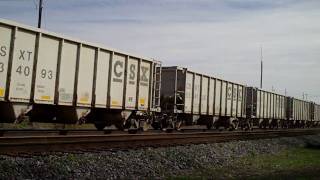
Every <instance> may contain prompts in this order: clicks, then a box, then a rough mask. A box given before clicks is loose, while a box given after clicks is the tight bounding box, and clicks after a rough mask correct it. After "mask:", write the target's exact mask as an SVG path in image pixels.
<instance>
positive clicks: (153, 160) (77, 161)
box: [0, 135, 320, 179]
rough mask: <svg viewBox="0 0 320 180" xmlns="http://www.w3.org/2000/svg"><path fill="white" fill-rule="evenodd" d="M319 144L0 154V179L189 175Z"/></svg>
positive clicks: (319, 140)
mask: <svg viewBox="0 0 320 180" xmlns="http://www.w3.org/2000/svg"><path fill="white" fill-rule="evenodd" d="M308 144H312V145H316V146H319V145H320V135H309V136H299V137H284V138H277V139H261V140H250V141H234V142H227V143H216V144H199V145H188V146H177V147H161V148H145V149H138V150H128V151H103V152H88V153H55V154H43V155H41V156H40V155H37V156H33V157H11V156H5V155H0V179H119V178H120V179H137V178H143V177H147V178H154V177H156V178H165V177H171V176H179V175H183V176H188V174H189V173H191V172H193V171H195V170H197V169H204V168H206V167H218V168H221V167H224V166H228V165H230V164H231V163H233V162H234V161H235V160H236V159H237V158H240V157H245V156H248V155H252V154H276V153H279V152H280V151H283V150H286V149H290V148H295V147H303V146H306V145H308Z"/></svg>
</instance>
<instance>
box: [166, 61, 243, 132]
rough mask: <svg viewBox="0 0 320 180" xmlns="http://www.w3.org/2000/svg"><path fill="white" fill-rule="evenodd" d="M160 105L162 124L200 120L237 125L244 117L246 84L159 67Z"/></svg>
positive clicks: (228, 125)
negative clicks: (164, 116) (160, 74)
mask: <svg viewBox="0 0 320 180" xmlns="http://www.w3.org/2000/svg"><path fill="white" fill-rule="evenodd" d="M161 77H162V78H161V79H162V88H161V109H162V112H163V113H164V114H166V120H165V122H166V123H164V124H166V125H170V124H172V125H171V127H175V128H179V127H181V124H187V125H191V124H199V125H206V126H207V127H208V128H211V127H212V126H213V125H214V126H215V127H216V128H218V127H219V126H224V127H226V128H233V129H234V128H237V126H238V124H239V121H240V120H242V119H245V117H246V116H245V108H244V107H245V98H244V97H245V96H244V95H245V86H244V85H240V84H237V83H233V82H229V81H225V80H222V79H217V78H214V77H210V76H206V75H203V74H199V73H195V72H192V71H189V70H188V69H186V68H180V67H176V66H174V67H163V68H162V76H161Z"/></svg>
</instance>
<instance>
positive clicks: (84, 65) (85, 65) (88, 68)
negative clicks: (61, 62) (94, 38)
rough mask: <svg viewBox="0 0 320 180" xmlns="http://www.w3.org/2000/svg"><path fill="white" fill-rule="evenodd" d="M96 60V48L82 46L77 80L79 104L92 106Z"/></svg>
mask: <svg viewBox="0 0 320 180" xmlns="http://www.w3.org/2000/svg"><path fill="white" fill-rule="evenodd" d="M94 62H95V49H93V48H89V47H86V46H82V47H81V51H80V60H79V72H78V80H77V81H78V87H77V106H86V107H89V106H91V103H92V86H93V70H94Z"/></svg>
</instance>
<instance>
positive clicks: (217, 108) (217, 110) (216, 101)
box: [214, 79, 222, 116]
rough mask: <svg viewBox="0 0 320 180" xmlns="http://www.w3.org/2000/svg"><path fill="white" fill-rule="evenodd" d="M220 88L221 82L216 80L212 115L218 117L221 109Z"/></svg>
mask: <svg viewBox="0 0 320 180" xmlns="http://www.w3.org/2000/svg"><path fill="white" fill-rule="evenodd" d="M221 88H222V82H221V80H218V79H217V80H216V87H215V98H214V114H215V115H216V116H219V115H220V112H221V111H222V109H221Z"/></svg>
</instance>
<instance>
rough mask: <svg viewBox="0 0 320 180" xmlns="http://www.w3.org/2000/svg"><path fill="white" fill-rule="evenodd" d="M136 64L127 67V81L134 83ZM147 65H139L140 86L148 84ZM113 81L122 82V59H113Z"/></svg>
mask: <svg viewBox="0 0 320 180" xmlns="http://www.w3.org/2000/svg"><path fill="white" fill-rule="evenodd" d="M136 69H137V65H136V64H130V65H129V67H128V70H129V75H128V79H129V83H130V84H134V80H135V78H136V73H137V71H136ZM148 71H149V68H148V67H144V66H141V68H140V74H141V75H140V84H141V85H142V86H148V82H149V78H148ZM113 74H114V78H113V82H119V83H122V79H123V74H124V61H115V62H114V65H113Z"/></svg>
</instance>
